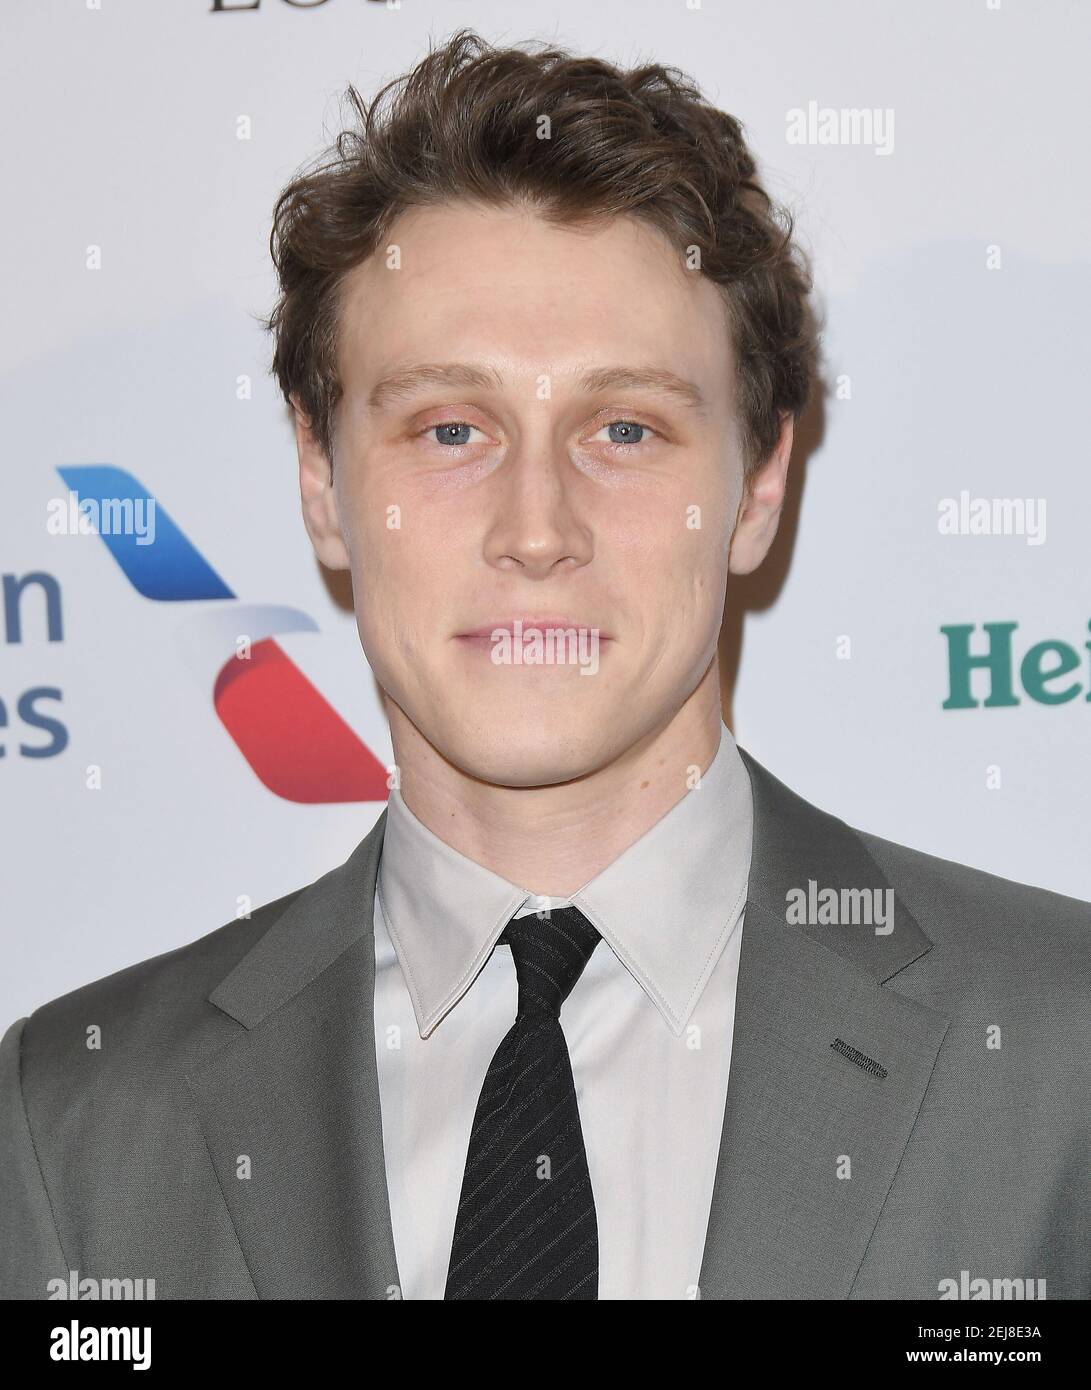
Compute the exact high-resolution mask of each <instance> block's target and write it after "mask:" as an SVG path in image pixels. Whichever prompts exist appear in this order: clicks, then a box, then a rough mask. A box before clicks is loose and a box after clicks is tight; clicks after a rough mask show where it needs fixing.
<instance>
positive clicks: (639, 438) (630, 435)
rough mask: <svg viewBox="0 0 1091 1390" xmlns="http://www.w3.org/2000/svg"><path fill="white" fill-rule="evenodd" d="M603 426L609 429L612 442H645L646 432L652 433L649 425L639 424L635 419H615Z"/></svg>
mask: <svg viewBox="0 0 1091 1390" xmlns="http://www.w3.org/2000/svg"><path fill="white" fill-rule="evenodd" d="M602 428H603V429H604V430H607V431H609V436H610V437H609V443H611V444H643V442H644V435H645V433H649V434H650V433H651V431H650V430H649V429H648V427H647V425H639V424H637V422H636V421H635V420H613V421H611V423H610V424H608V425H603V427H602ZM601 432H602V431H601V430H600V431H599V433H601Z"/></svg>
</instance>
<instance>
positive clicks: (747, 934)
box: [187, 749, 949, 1299]
mask: <svg viewBox="0 0 1091 1390" xmlns="http://www.w3.org/2000/svg"><path fill="white" fill-rule="evenodd" d="M740 752H741V753H742V756H743V760H744V762H745V765H746V768H747V771H748V773H749V775H750V780H751V785H752V788H753V792H754V817H755V820H754V853H753V860H752V864H751V870H750V880H749V887H748V894H747V907H746V918H745V922H744V927H743V937H742V953H741V959H740V965H739V981H738V992H737V1003H736V1010H735V1027H734V1042H733V1046H732V1058H731V1075H730V1082H729V1086H728V1097H727V1107H726V1111H725V1115H724V1123H723V1132H722V1137H721V1144H720V1153H719V1158H718V1163H717V1173H716V1181H715V1188H714V1192H713V1198H712V1207H711V1212H710V1216H709V1227H708V1235H707V1239H706V1242H705V1251H704V1261H703V1265H702V1272H701V1291H702V1296H703V1297H705V1298H754V1297H766V1298H778V1297H779V1298H830V1297H833V1298H844V1297H847V1296H848V1294H849V1293H850V1291H851V1288H852V1284H853V1281H854V1279H855V1276H856V1273H857V1271H858V1269H859V1267H860V1263H861V1261H862V1259H863V1257H864V1252H865V1250H866V1248H867V1243H868V1241H869V1239H870V1237H871V1234H872V1231H873V1230H874V1228H875V1224H876V1222H877V1221H878V1218H879V1212H880V1210H881V1208H882V1205H883V1202H884V1201H885V1200H886V1197H887V1194H888V1192H889V1191H890V1187H891V1184H892V1182H893V1179H894V1175H895V1172H896V1171H897V1167H898V1164H899V1162H900V1160H901V1156H902V1152H903V1150H904V1148H905V1145H906V1143H907V1141H908V1138H909V1133H910V1131H911V1129H912V1126H913V1122H914V1119H915V1118H916V1115H917V1112H918V1110H919V1108H920V1105H921V1101H922V1099H923V1096H924V1091H925V1088H926V1086H927V1084H928V1079H929V1076H930V1075H931V1071H932V1068H933V1065H934V1063H935V1059H936V1055H937V1053H938V1051H939V1047H940V1043H941V1042H942V1040H943V1036H944V1034H945V1032H946V1030H947V1026H948V1023H949V1019H948V1018H947V1017H946V1016H944V1015H941V1014H939V1013H937V1012H935V1011H934V1010H931V1009H928V1008H926V1007H924V1006H923V1005H920V1004H917V1003H915V1002H914V1001H912V1000H910V999H908V998H906V997H904V996H902V995H899V994H896V993H895V992H894V991H892V990H889V989H885V988H883V985H884V983H885V982H886V981H887V980H889V979H890V978H891V977H892V976H893V975H895V974H896V973H897V972H898V971H899V970H901V969H903V968H904V967H905V966H906V965H908V964H910V963H911V962H912V961H913V960H916V959H918V958H919V957H920V956H922V955H923V954H925V952H927V951H928V950H929V949H930V947H931V943H930V942H929V940H928V937H927V936H926V935H925V933H924V932H923V931H922V930H921V928H920V926H919V925H918V923H917V922H916V921H915V919H914V918H913V917H912V915H911V914H910V912H909V910H908V908H906V907H905V905H904V904H903V903H902V902H901V901H900V899H898V898H897V896H895V898H894V919H893V920H894V929H893V931H892V932H891V933H890V934H889V935H886V936H882V935H876V934H875V932H874V930H873V929H872V928H871V927H867V926H861V927H855V928H853V927H846V926H833V925H825V926H823V925H817V924H812V925H808V926H802V927H801V926H793V925H789V923H788V921H787V920H786V913H785V902H786V894H787V892H788V891H789V890H790V889H793V888H797V889H803V890H804V891H806V889H807V886H808V880H810V879H813V880H815V882H816V883H817V885H818V886H819V887H832V888H835V889H840V888H842V887H844V888H874V889H879V890H883V889H886V888H888V887H889V885H888V884H887V882H886V880H885V879H884V877H883V875H882V874H881V872H880V870H879V869H878V867H877V866H876V864H875V862H874V861H873V860H872V859H871V857H870V855H868V853H867V851H866V849H865V848H864V845H863V842H862V841H861V840H860V839H859V837H858V836H857V835H856V834H855V833H854V832H853V831H852V830H850V829H849V827H848V826H846V825H844V823H843V822H841V821H839V820H837V819H836V818H835V817H832V816H828V815H826V814H824V813H823V812H821V811H819V810H817V809H816V808H814V807H812V806H809V805H808V804H807V803H806V802H804V801H802V800H801V799H800V798H799V797H796V796H795V795H794V794H793V793H792V792H790V791H789V790H788V789H787V788H786V787H784V786H782V785H781V783H779V782H778V781H777V780H776V779H775V778H773V777H772V776H771V775H770V774H769V773H768V772H766V771H765V770H764V769H763V768H762V767H761V766H760V764H758V763H756V762H755V761H754V759H753V758H751V757H750V756H749V755H748V754H747V753H745V752H744V751H743V750H741V749H740ZM385 820H386V812H385V810H384V812H383V814H382V815H381V816H380V817H379V819H378V821H377V822H376V824H375V826H374V828H373V829H372V831H371V832H370V834H369V835H368V836H367V837H366V839H364V840H363V841H362V843H361V844H360V845H359V847H358V848H357V849H356V850H355V851H354V853H353V854H352V856H351V857H350V858H349V859H348V860H347V861H346V863H345V864H343V865H341V866H340V867H339V868H337V869H334V870H333V871H332V872H331V873H329V874H326V875H325V876H324V877H323V878H321V879H319V880H318V881H317V882H316V883H314V884H312V885H311V887H310V888H308V889H306V890H305V891H304V892H303V893H301V894H300V895H299V896H298V897H297V898H296V899H295V900H294V901H293V902H292V903H291V905H290V906H289V907H288V908H287V909H286V911H285V912H284V913H283V915H282V916H281V917H280V918H278V920H277V921H276V922H275V923H274V925H273V926H272V927H270V929H269V930H268V931H267V932H266V933H265V935H264V936H263V937H262V938H261V939H260V940H259V941H258V943H257V944H256V945H255V947H254V948H253V949H252V950H251V951H250V952H249V953H248V954H247V955H246V956H245V957H244V958H243V960H242V961H240V963H239V964H238V965H237V966H236V967H235V969H234V970H233V971H232V972H231V973H230V974H229V975H228V976H227V977H226V978H225V979H224V980H223V981H222V982H221V983H220V984H219V985H218V986H217V987H216V988H215V989H214V990H213V991H212V993H211V994H210V995H209V999H210V1002H211V1003H212V1004H214V1005H215V1006H216V1007H217V1008H219V1009H220V1010H222V1011H223V1012H224V1013H226V1014H228V1015H230V1016H231V1017H232V1018H234V1019H235V1020H236V1021H237V1022H238V1023H240V1024H241V1025H242V1028H243V1030H244V1031H242V1032H241V1033H240V1034H239V1036H238V1037H237V1038H236V1039H235V1040H234V1041H233V1042H232V1043H230V1044H228V1046H227V1047H226V1048H224V1049H223V1050H221V1051H220V1052H219V1053H217V1054H216V1055H215V1056H214V1057H213V1058H212V1059H211V1060H209V1061H207V1062H205V1063H204V1064H203V1065H201V1066H199V1067H197V1068H196V1069H195V1070H194V1071H192V1072H191V1073H190V1075H189V1076H188V1077H187V1081H188V1084H189V1088H190V1091H191V1093H192V1095H193V1098H194V1102H195V1105H196V1108H197V1111H198V1115H199V1118H200V1122H201V1125H202V1128H203V1131H204V1135H205V1139H206V1142H207V1145H208V1150H209V1154H210V1156H211V1159H212V1163H213V1166H214V1168H215V1170H216V1174H217V1177H218V1179H219V1182H220V1186H221V1189H222V1191H223V1195H224V1200H225V1202H226V1204H227V1207H228V1211H229V1212H230V1215H231V1219H232V1222H233V1224H234V1227H235V1231H236V1234H237V1236H238V1239H239V1243H240V1246H241V1248H242V1250H243V1254H244V1256H245V1258H246V1262H247V1265H248V1267H249V1269H250V1272H251V1276H252V1278H253V1281H254V1285H255V1289H256V1291H257V1293H258V1295H259V1297H261V1298H378V1299H381V1298H388V1297H391V1296H393V1295H394V1290H395V1289H396V1288H397V1285H398V1271H397V1265H396V1260H395V1253H394V1240H393V1235H392V1231H391V1223H390V1207H389V1199H388V1195H387V1186H386V1171H385V1163H384V1157H383V1138H382V1119H381V1113H380V1106H379V1087H378V1077H377V1073H376V1065H375V1037H374V1026H373V1001H374V987H375V960H374V940H373V935H372V932H373V905H374V894H375V879H376V874H377V871H378V864H379V856H380V852H381V848H382V839H383V831H384V827H385ZM835 1042H838V1043H839V1045H840V1047H839V1048H838V1049H835V1048H834V1047H833V1046H832V1044H834V1043H835ZM844 1048H849V1049H853V1050H855V1052H856V1053H857V1054H859V1055H860V1056H862V1057H863V1058H865V1059H871V1060H872V1061H873V1062H874V1063H876V1064H879V1066H880V1067H881V1068H882V1070H884V1071H885V1072H886V1075H885V1076H879V1075H878V1074H876V1073H875V1072H874V1070H872V1069H867V1068H865V1067H864V1066H861V1065H858V1064H857V1062H855V1061H852V1060H850V1059H849V1057H848V1056H846V1055H844V1051H843V1049H844ZM243 1156H245V1157H246V1158H248V1159H249V1164H250V1169H249V1172H250V1175H249V1177H240V1176H239V1173H240V1161H241V1160H242V1157H243ZM846 1160H847V1164H848V1165H849V1166H848V1167H846ZM839 1173H840V1174H841V1176H839Z"/></svg>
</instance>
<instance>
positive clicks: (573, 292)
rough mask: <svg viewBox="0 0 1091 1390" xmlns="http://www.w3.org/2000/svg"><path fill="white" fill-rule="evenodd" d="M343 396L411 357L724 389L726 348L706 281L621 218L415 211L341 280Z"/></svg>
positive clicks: (455, 207)
mask: <svg viewBox="0 0 1091 1390" xmlns="http://www.w3.org/2000/svg"><path fill="white" fill-rule="evenodd" d="M341 304H342V307H341V322H340V329H341V331H340V341H339V358H340V366H341V373H342V381H343V383H344V385H345V389H346V393H349V394H350V393H352V392H353V391H354V390H356V389H360V388H365V387H367V386H368V385H369V384H370V383H372V382H374V380H376V379H377V378H378V377H379V376H380V375H382V374H383V373H385V372H387V371H389V370H390V369H392V368H394V367H397V366H400V365H403V364H405V363H407V362H414V361H434V360H436V359H437V357H440V358H442V359H444V360H451V359H460V360H471V361H472V360H477V361H480V362H482V363H488V364H491V365H493V366H495V367H498V368H499V369H500V371H501V372H503V373H504V374H505V375H510V376H512V377H517V376H519V375H521V374H524V373H526V374H530V375H532V376H536V375H539V374H541V373H550V374H554V373H556V374H564V373H566V372H569V371H571V372H575V371H578V370H582V369H586V368H588V367H594V366H601V365H606V364H609V365H614V364H616V363H619V362H623V363H625V364H626V365H628V366H637V367H648V366H652V367H659V368H666V369H669V370H673V371H675V372H678V373H680V374H683V375H687V376H688V377H689V379H691V380H699V381H700V382H701V384H702V386H703V387H704V388H705V390H706V394H707V396H708V397H709V398H710V399H711V398H714V397H715V396H716V394H717V393H718V392H723V391H724V390H725V389H726V383H727V382H728V380H729V378H730V367H731V346H730V338H729V332H728V328H727V319H726V314H725V311H724V305H723V300H722V298H721V295H720V293H719V291H718V289H717V288H716V286H715V285H713V284H712V282H711V281H709V280H708V279H707V278H706V277H705V276H703V275H701V274H699V273H698V272H696V271H692V270H687V269H686V268H685V265H684V262H683V259H682V257H681V255H680V253H679V252H678V251H677V250H676V249H675V248H674V247H672V246H671V244H670V242H669V241H668V240H667V238H666V237H665V236H664V235H663V234H662V233H661V232H660V231H658V230H657V229H656V228H654V227H651V226H649V225H648V224H646V223H643V222H640V221H638V220H636V219H634V218H631V217H610V218H600V219H598V220H596V221H594V222H591V223H588V224H585V225H582V226H580V227H568V226H566V227H558V226H555V225H551V224H550V223H548V222H547V221H545V219H543V218H542V217H541V216H539V215H538V214H536V213H534V212H533V211H529V210H526V209H523V208H514V207H504V208H493V207H485V206H482V205H479V204H475V203H469V202H465V203H453V204H446V205H443V206H438V207H429V208H415V209H412V210H410V211H409V212H407V213H405V214H403V215H402V216H401V217H400V218H399V219H397V221H396V222H395V223H394V224H393V226H392V227H391V229H390V232H389V233H388V235H387V237H386V240H385V243H384V245H382V246H381V247H380V248H379V250H378V251H377V252H376V253H375V254H374V255H373V256H371V257H370V258H369V259H368V260H367V261H365V262H364V263H363V264H362V265H359V266H357V267H356V268H355V269H354V270H353V271H351V272H350V274H349V275H348V276H347V277H346V280H345V283H344V286H343V289H342V301H341Z"/></svg>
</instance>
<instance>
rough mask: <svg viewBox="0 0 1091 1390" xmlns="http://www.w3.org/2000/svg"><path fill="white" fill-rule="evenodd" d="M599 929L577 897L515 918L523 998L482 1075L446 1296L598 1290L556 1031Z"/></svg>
mask: <svg viewBox="0 0 1091 1390" xmlns="http://www.w3.org/2000/svg"><path fill="white" fill-rule="evenodd" d="M598 942H599V934H598V932H597V931H596V930H595V928H594V927H593V926H592V925H591V923H590V922H589V921H588V920H587V918H586V917H585V916H584V915H583V913H582V912H580V911H579V910H578V909H576V908H574V907H563V908H557V909H554V910H553V911H552V912H550V913H548V914H546V915H545V916H544V917H538V916H537V915H536V914H534V913H531V914H530V915H528V916H525V917H517V918H513V919H512V920H511V921H510V922H509V923H508V925H507V928H506V929H505V931H504V934H503V935H502V936H501V937H500V941H499V943H498V944H500V945H503V944H507V945H508V946H509V947H510V948H511V954H512V958H513V960H514V962H515V972H516V975H517V977H518V981H519V1005H518V1012H517V1015H516V1019H515V1022H514V1024H513V1025H512V1027H511V1029H510V1031H509V1032H508V1033H507V1034H506V1035H505V1037H504V1039H503V1041H502V1042H501V1043H500V1046H499V1047H498V1048H497V1049H496V1053H495V1055H494V1057H493V1059H492V1062H491V1063H490V1064H489V1069H488V1071H487V1072H486V1073H485V1081H484V1084H483V1085H482V1087H481V1096H480V1099H479V1100H478V1102H477V1111H476V1113H475V1114H474V1122H473V1128H472V1130H471V1131H470V1144H469V1148H468V1150H467V1154H466V1171H465V1173H464V1175H463V1179H462V1195H461V1197H460V1199H459V1204H458V1216H457V1217H456V1220H455V1235H454V1242H453V1244H452V1247H451V1261H450V1265H449V1266H448V1271H447V1289H446V1293H445V1294H444V1297H445V1298H448V1299H494V1298H498V1299H554V1300H556V1299H597V1297H598V1274H599V1240H598V1222H597V1220H596V1217H595V1198H594V1194H593V1192H592V1191H591V1177H590V1174H589V1173H588V1170H587V1153H586V1150H585V1148H584V1143H583V1130H582V1128H581V1127H580V1112H579V1109H578V1107H577V1105H576V1088H575V1085H574V1083H573V1080H572V1063H571V1061H570V1060H569V1056H568V1044H567V1043H566V1042H565V1039H564V1033H563V1032H562V1030H561V1024H560V1010H561V1005H562V1004H563V1003H564V1001H565V999H566V998H567V997H568V995H569V993H570V992H571V990H572V988H573V986H574V985H575V983H576V981H577V980H578V979H579V977H580V975H581V973H582V972H583V968H584V966H585V965H586V964H587V962H588V961H589V960H590V958H591V953H592V952H593V951H594V949H595V947H596V946H597V945H598Z"/></svg>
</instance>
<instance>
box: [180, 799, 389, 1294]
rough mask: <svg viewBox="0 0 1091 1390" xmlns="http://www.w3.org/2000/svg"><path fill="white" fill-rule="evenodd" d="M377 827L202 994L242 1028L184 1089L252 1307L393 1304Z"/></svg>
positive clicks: (379, 829) (381, 820)
mask: <svg viewBox="0 0 1091 1390" xmlns="http://www.w3.org/2000/svg"><path fill="white" fill-rule="evenodd" d="M385 821H386V812H385V810H384V811H383V814H382V815H381V816H380V817H379V820H378V821H377V822H376V824H375V826H374V828H373V829H372V831H371V832H370V834H369V835H368V836H367V838H366V839H365V840H364V841H363V842H362V843H361V844H360V845H359V846H358V848H357V849H356V850H355V851H354V853H353V854H352V856H351V857H350V858H349V859H348V860H347V861H346V863H345V864H343V865H341V866H340V867H339V868H337V869H334V870H333V871H332V872H331V873H329V874H326V875H325V876H324V877H323V878H321V879H319V880H318V881H317V882H316V883H314V884H312V885H311V887H310V888H308V889H306V890H305V891H304V892H303V893H301V894H300V895H299V896H298V897H297V898H296V899H295V900H294V901H293V902H292V903H291V905H290V906H289V907H288V908H287V910H286V911H285V912H284V913H283V915H282V916H281V917H280V918H278V919H277V921H276V922H275V923H274V924H273V926H272V927H270V929H269V930H268V931H267V932H266V933H265V935H264V936H263V937H261V939H260V940H259V941H258V943H257V945H256V946H255V947H254V948H253V950H251V951H250V952H249V953H248V954H247V955H246V956H245V957H244V958H243V960H242V961H241V962H240V963H239V964H238V965H237V966H236V967H235V969H234V970H233V971H232V972H231V974H229V975H228V976H227V977H226V979H224V980H223V981H222V982H221V983H220V984H219V985H218V986H217V988H216V989H214V990H213V992H212V993H211V994H210V996H209V999H210V1001H211V1002H212V1003H213V1004H214V1005H215V1006H216V1007H217V1008H219V1009H221V1010H222V1011H223V1012H224V1013H227V1014H229V1015H230V1016H231V1017H232V1018H234V1019H236V1020H237V1022H239V1023H240V1024H242V1025H243V1028H244V1029H245V1031H244V1032H242V1033H241V1034H240V1035H239V1036H238V1038H236V1039H235V1041H233V1042H232V1043H230V1044H229V1045H228V1046H227V1047H226V1048H224V1049H223V1050H222V1051H221V1052H219V1053H218V1054H217V1055H216V1056H215V1057H214V1058H212V1060H210V1061H209V1062H207V1063H205V1064H204V1065H203V1066H200V1067H199V1068H197V1069H196V1070H194V1071H193V1072H192V1073H191V1074H190V1075H189V1076H188V1077H187V1081H188V1083H189V1087H190V1091H191V1093H192V1095H193V1097H194V1100H195V1103H196V1107H197V1110H198V1113H199V1117H200V1121H201V1125H202V1128H203V1130H204V1134H205V1139H206V1142H207V1145H208V1150H209V1154H210V1156H211V1159H212V1163H213V1166H214V1167H215V1170H216V1174H217V1177H218V1179H219V1183H220V1187H221V1189H222V1191H223V1195H224V1199H225V1201H226V1203H227V1207H228V1211H229V1212H230V1215H231V1220H232V1222H233V1224H234V1227H235V1232H236V1234H237V1236H238V1239H239V1244H240V1245H241V1247H242V1251H243V1254H244V1256H245V1259H246V1262H247V1265H248V1267H249V1269H250V1273H251V1277H252V1278H253V1281H254V1285H255V1288H256V1290H257V1293H258V1296H259V1297H260V1298H388V1297H391V1296H395V1295H394V1290H395V1289H396V1286H397V1284H398V1271H397V1265H396V1261H395V1256H394V1241H393V1235H392V1232H391V1225H390V1208H389V1201H388V1197H387V1188H386V1172H385V1166H384V1160H383V1135H382V1120H381V1115H380V1108H379V1088H378V1078H377V1074H376V1065H375V1034H374V1026H373V1012H372V1010H373V999H374V988H375V955H374V944H373V936H372V921H373V918H372V912H373V904H374V893H375V877H376V872H377V870H378V863H379V854H380V850H381V847H382V838H383V831H384V827H385ZM243 1156H245V1157H246V1158H247V1159H248V1160H249V1176H240V1175H239V1174H240V1164H241V1163H242V1162H243Z"/></svg>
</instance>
